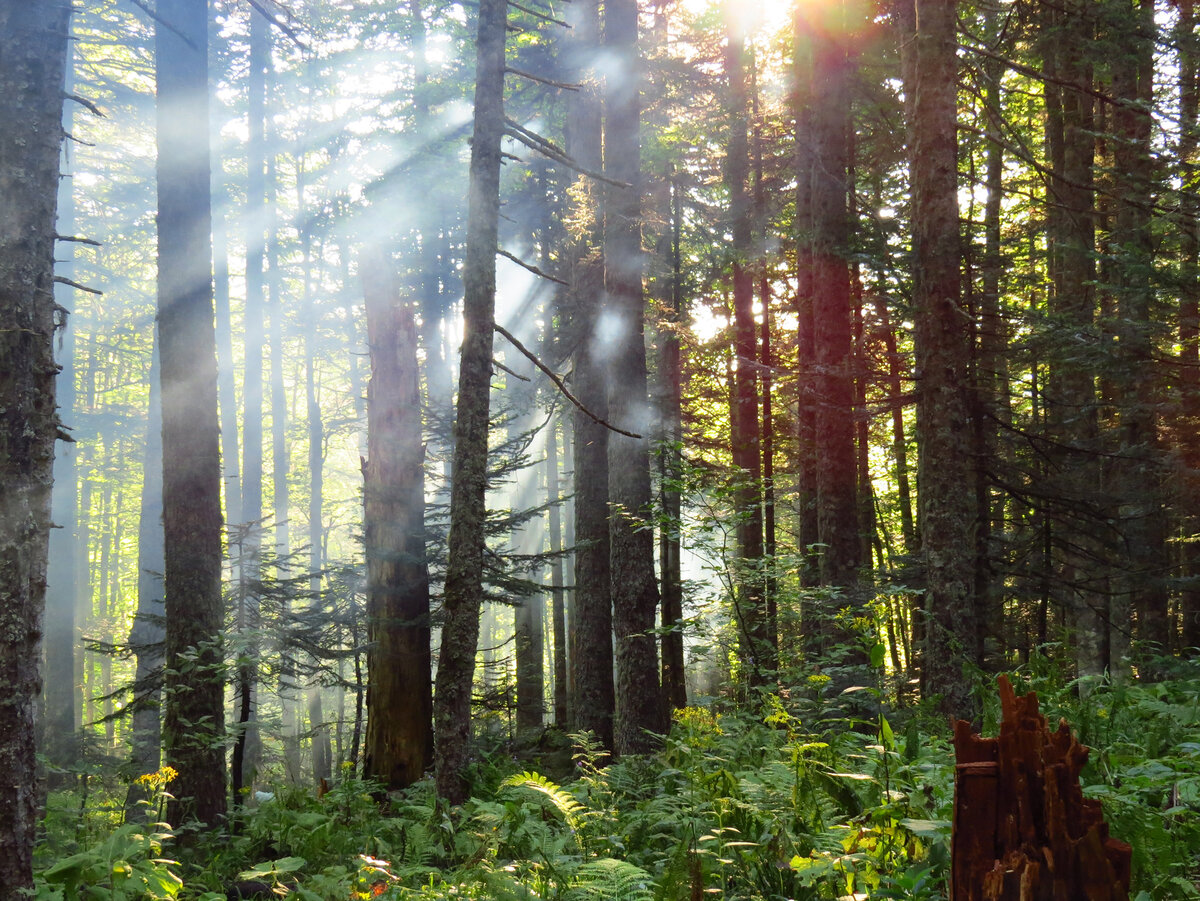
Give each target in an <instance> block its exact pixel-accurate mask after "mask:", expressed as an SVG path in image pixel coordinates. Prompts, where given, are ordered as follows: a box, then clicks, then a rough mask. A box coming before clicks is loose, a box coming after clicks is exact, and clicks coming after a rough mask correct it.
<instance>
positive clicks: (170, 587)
mask: <svg viewBox="0 0 1200 901" xmlns="http://www.w3.org/2000/svg"><path fill="white" fill-rule="evenodd" d="M158 13H159V15H160V16H161V17H162V19H163V20H164V21H166V22H169V23H171V27H166V26H164V25H162V24H160V25H158V27H157V28H156V30H155V34H156V38H155V54H156V68H157V73H158V102H157V108H158V292H159V293H158V328H159V338H160V340H161V360H162V402H163V530H164V542H163V543H164V550H165V567H164V569H165V583H164V590H165V592H166V618H167V621H166V630H167V632H166V680H165V686H164V696H165V715H164V720H163V746H164V756H165V758H166V762H167V763H168V764H170V765H171V766H172V767H174V768H175V770H176V771H177V772H178V773H179V775H178V777H177V779H176V782H175V783H174V784H173V785H172V787H171V790H172V792H173V794H174V795H175V800H174V801H172V803H171V805H170V807H169V809H168V819H169V820H170V822H172V823H175V824H180V823H184V822H187V821H189V820H192V819H197V820H200V821H201V822H203V823H205V824H206V825H209V826H215V825H216V824H217V823H218V822H219V821H220V820H221V819H222V818H223V817H224V815H225V811H226V798H225V786H226V781H225V774H226V769H225V755H224V739H225V708H224V686H225V671H224V663H223V659H222V658H223V654H222V651H221V630H222V627H223V625H224V622H223V620H224V616H223V614H224V605H223V602H222V598H221V525H222V523H221V460H220V450H219V448H218V432H219V429H218V425H217V365H216V338H215V330H214V325H213V316H214V313H213V289H212V244H211V240H212V218H211V210H210V205H209V187H210V173H209V148H208V59H207V47H208V35H207V26H208V23H207V15H206V13H207V5H206V4H205V3H204V2H203V0H161V2H160V3H159V5H158Z"/></svg>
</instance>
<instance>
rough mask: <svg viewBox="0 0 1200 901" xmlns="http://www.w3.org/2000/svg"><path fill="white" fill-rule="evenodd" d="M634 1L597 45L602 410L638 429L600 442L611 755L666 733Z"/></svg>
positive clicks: (620, 4) (639, 748)
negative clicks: (658, 635) (609, 614)
mask: <svg viewBox="0 0 1200 901" xmlns="http://www.w3.org/2000/svg"><path fill="white" fill-rule="evenodd" d="M637 13H638V11H637V3H636V2H635V0H607V2H606V4H605V7H604V36H605V46H606V47H607V49H608V52H609V54H610V56H611V57H612V59H613V63H614V64H613V65H612V66H611V67H610V68H609V70H608V75H607V78H606V79H605V112H606V119H605V161H604V162H605V172H606V174H607V175H608V177H609V178H611V179H613V180H614V181H616V182H620V183H622V184H623V185H627V186H628V187H614V186H611V185H610V186H608V188H607V190H606V191H605V204H604V205H605V216H604V220H605V221H604V288H605V291H606V292H607V295H608V302H607V304H606V305H605V312H606V314H607V315H608V317H609V319H610V324H611V326H612V328H613V330H614V337H613V344H612V349H611V356H610V357H609V383H608V414H609V417H610V419H611V421H612V422H614V423H617V424H618V425H619V426H620V427H621V428H624V429H627V430H629V431H633V432H636V433H638V434H639V435H642V436H643V437H641V438H630V437H628V436H625V435H619V434H616V433H614V434H612V435H610V436H609V440H608V492H609V502H610V504H611V513H610V514H609V559H610V560H611V561H612V562H611V569H612V571H611V574H610V576H611V585H612V600H613V632H614V648H615V652H616V664H617V666H616V670H617V674H616V681H617V685H616V709H615V715H614V721H613V751H614V752H615V753H617V754H641V753H646V752H648V751H650V750H652V749H653V748H654V747H655V746H656V744H657V739H656V738H655V737H654V735H655V734H663V733H665V732H666V718H665V708H664V707H663V704H662V691H661V686H660V684H659V681H658V642H657V641H656V640H655V637H654V631H653V630H654V616H655V611H656V609H657V607H658V581H657V580H656V578H655V575H654V531H653V529H651V528H648V527H647V519H648V518H649V517H651V516H652V511H651V495H650V442H649V439H648V437H646V436H648V435H649V434H650V430H651V427H652V425H653V423H652V421H651V412H650V411H651V406H650V402H649V397H648V395H647V382H646V344H645V338H644V334H645V332H644V328H645V309H644V306H645V304H644V296H643V293H642V231H641V215H642V210H641V187H640V186H641V183H642V179H641V145H640V141H639V137H638V129H639V125H640V121H641V101H640V98H639V87H640V84H641V60H640V58H639V54H638V43H637V37H638V35H637V25H638V21H637V19H638V15H637Z"/></svg>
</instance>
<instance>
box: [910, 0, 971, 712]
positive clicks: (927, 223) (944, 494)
mask: <svg viewBox="0 0 1200 901" xmlns="http://www.w3.org/2000/svg"><path fill="white" fill-rule="evenodd" d="M910 2H911V3H912V5H911V7H909V9H908V10H906V15H905V16H904V18H903V19H902V21H905V20H906V21H905V24H906V27H905V28H904V33H903V35H902V38H901V39H902V40H903V41H904V48H905V52H906V53H912V54H915V58H914V59H912V60H911V66H910V67H908V72H909V73H911V76H912V81H911V83H906V84H905V95H906V96H907V97H908V98H909V103H908V110H907V112H908V125H909V129H908V151H909V166H910V179H911V185H912V188H911V190H912V223H913V270H914V272H913V277H914V281H913V307H914V313H913V322H914V326H915V329H914V350H915V357H916V360H915V363H916V370H917V380H916V393H917V435H918V442H919V445H920V448H921V457H920V461H919V473H918V483H919V485H920V520H919V521H920V529H921V548H922V552H923V557H924V561H925V570H926V594H925V617H926V627H927V632H926V636H925V656H924V669H923V675H924V677H925V685H926V688H927V691H928V693H929V694H930V695H931V696H936V697H937V698H938V703H939V705H940V708H941V709H942V710H943V711H944V712H946V713H953V714H956V715H958V716H963V715H964V714H969V713H970V706H971V699H970V694H969V691H968V689H969V686H970V681H969V680H968V679H967V678H965V677H964V668H965V667H969V666H972V665H976V664H978V663H979V662H980V648H979V640H978V629H977V626H976V623H977V619H976V617H977V612H976V609H975V595H974V591H973V589H974V554H973V548H972V546H971V543H970V542H969V541H964V540H963V537H964V536H965V535H968V534H970V529H971V523H972V521H973V516H974V510H973V507H972V503H971V501H972V495H971V494H970V493H969V492H966V491H964V490H963V487H964V486H965V485H969V484H970V483H971V475H972V473H971V456H970V446H969V435H970V430H969V428H968V420H969V410H968V396H967V373H966V365H967V362H968V360H969V359H970V344H969V339H970V333H969V331H968V329H967V315H966V313H965V311H964V310H963V309H962V306H961V296H960V287H959V278H960V274H959V258H960V254H959V231H958V229H959V225H958V175H957V168H956V156H957V149H958V135H957V126H958V120H957V109H958V106H957V93H958V60H957V56H956V49H957V42H956V34H955V28H956V19H955V16H956V13H957V9H958V5H957V3H953V2H951V3H947V2H945V0H910ZM902 4H903V5H906V6H907V3H904V0H902Z"/></svg>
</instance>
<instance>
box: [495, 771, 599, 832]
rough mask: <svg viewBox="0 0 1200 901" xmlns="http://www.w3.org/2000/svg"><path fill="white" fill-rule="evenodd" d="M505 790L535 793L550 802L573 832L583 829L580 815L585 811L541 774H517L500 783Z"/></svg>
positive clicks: (574, 799)
mask: <svg viewBox="0 0 1200 901" xmlns="http://www.w3.org/2000/svg"><path fill="white" fill-rule="evenodd" d="M501 784H502V785H503V787H505V788H525V789H529V790H530V791H533V792H537V793H538V794H540V795H542V796H543V797H544V798H546V799H547V800H549V801H550V803H551V804H552V805H553V807H554V809H555V810H557V811H558V812H559V814H560V815H561V816H562V818H563V821H564V822H565V823H566V824H567V826H568V827H570V828H571V829H572V830H574V831H575V832H578V831H579V830H580V829H581V828H583V825H584V824H583V821H582V814H583V813H584V811H585V809H586V808H584V806H583V805H582V804H580V803H579V801H578V800H576V798H575V796H574V795H572V794H570V793H569V792H566V791H564V790H563V789H562V788H561V787H560V786H559V785H557V784H555V783H554V782H551V781H550V780H549V779H547V778H546V777H545V776H543V775H542V774H541V773H528V772H527V773H517V774H515V775H512V776H509V777H508V778H507V779H505V780H504V782H503V783H501Z"/></svg>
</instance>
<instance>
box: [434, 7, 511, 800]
mask: <svg viewBox="0 0 1200 901" xmlns="http://www.w3.org/2000/svg"><path fill="white" fill-rule="evenodd" d="M506 13H507V2H506V0H480V4H479V24H478V33H477V38H476V55H475V126H474V136H473V138H472V142H471V182H470V189H469V191H470V193H469V205H468V213H467V256H466V260H465V261H464V263H463V282H464V288H465V296H464V300H463V319H464V322H463V344H462V353H461V357H460V363H459V378H458V406H457V418H456V420H455V423H454V468H453V475H452V478H451V489H450V537H449V544H448V548H447V557H448V559H447V564H446V586H445V592H444V598H445V599H444V602H443V609H444V611H445V622H444V625H443V626H442V646H441V650H440V652H439V655H438V671H437V682H436V686H435V693H434V734H435V742H436V759H435V776H436V783H437V791H438V794H439V795H441V796H442V797H443V798H446V799H448V800H449V801H450V802H451V803H456V804H457V803H461V802H462V801H464V800H466V795H467V783H466V779H465V776H464V774H465V769H466V763H467V750H468V742H469V739H470V731H471V686H472V682H473V678H474V674H475V652H476V650H477V647H478V643H479V605H480V598H481V595H482V594H483V553H484V523H485V520H486V517H487V505H486V501H485V494H486V490H487V463H488V422H489V412H490V405H491V398H490V391H491V376H492V338H493V331H494V330H495V317H496V309H495V304H496V246H497V243H496V242H497V231H498V224H499V215H500V141H501V138H502V136H503V134H504V41H505V30H506V25H507V16H506Z"/></svg>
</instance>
